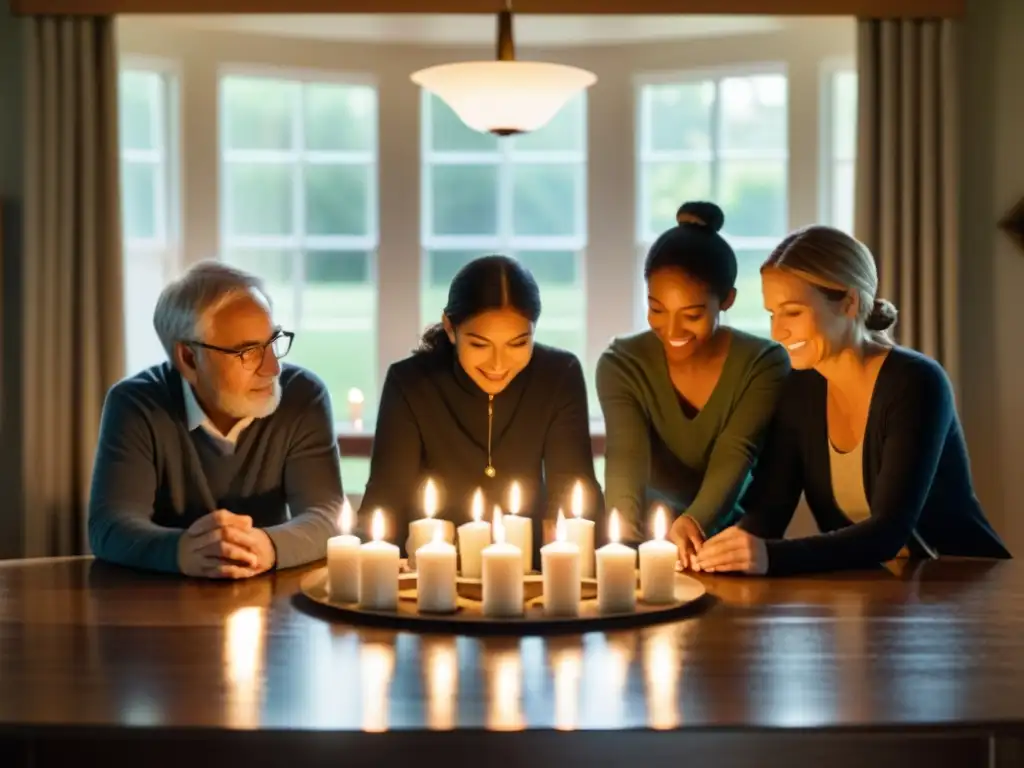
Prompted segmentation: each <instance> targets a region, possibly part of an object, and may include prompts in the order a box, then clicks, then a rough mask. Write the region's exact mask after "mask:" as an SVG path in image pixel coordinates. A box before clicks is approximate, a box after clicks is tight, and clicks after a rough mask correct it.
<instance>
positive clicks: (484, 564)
mask: <svg viewBox="0 0 1024 768" xmlns="http://www.w3.org/2000/svg"><path fill="white" fill-rule="evenodd" d="M480 554H481V558H480V559H481V572H482V575H481V578H482V580H483V589H482V592H483V608H484V616H489V617H491V618H505V617H511V616H521V615H522V613H523V553H522V552H521V551H520V549H519V547H517V546H514V545H513V544H509V543H508V542H507V541H505V526H504V525H502V520H501V509H499V508H498V507H495V508H494V543H493V544H491V545H490V546H489V547H487V548H486V549H484V551H483V552H481V553H480Z"/></svg>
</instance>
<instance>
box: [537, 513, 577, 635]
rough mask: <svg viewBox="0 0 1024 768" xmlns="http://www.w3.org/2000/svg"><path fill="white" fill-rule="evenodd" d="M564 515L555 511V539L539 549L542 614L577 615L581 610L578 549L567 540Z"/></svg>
mask: <svg viewBox="0 0 1024 768" xmlns="http://www.w3.org/2000/svg"><path fill="white" fill-rule="evenodd" d="M565 523H566V520H565V515H563V514H562V510H558V523H556V525H555V540H554V541H553V542H551V543H550V544H545V545H544V546H543V547H541V548H540V570H541V574H542V581H543V584H544V613H545V614H547V615H548V616H576V615H577V614H578V613H579V610H580V582H581V577H580V548H579V547H578V546H577V545H576V544H574V543H573V542H571V541H566V532H565Z"/></svg>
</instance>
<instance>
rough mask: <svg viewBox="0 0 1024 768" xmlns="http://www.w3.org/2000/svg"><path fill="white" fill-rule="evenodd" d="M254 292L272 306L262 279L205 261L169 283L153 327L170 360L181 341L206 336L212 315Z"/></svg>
mask: <svg viewBox="0 0 1024 768" xmlns="http://www.w3.org/2000/svg"><path fill="white" fill-rule="evenodd" d="M253 289H255V290H257V291H259V292H260V293H261V294H263V296H264V298H266V300H267V303H270V297H269V296H268V295H267V291H266V288H265V287H264V285H263V281H262V280H261V279H260V278H258V277H256V276H255V275H252V274H250V273H248V272H245V271H244V270H241V269H238V268H237V267H232V266H230V265H229V264H225V263H224V262H222V261H201V262H199V263H198V264H195V265H194V266H192V267H191V268H190V269H188V270H187V271H186V272H185V274H183V275H182V276H181V277H179V278H178V279H177V280H175V281H174V282H172V283H170V284H168V285H167V286H166V287H165V288H164V289H163V291H161V293H160V298H159V299H157V302H156V309H155V310H154V311H153V328H155V329H156V335H157V337H158V338H159V339H160V344H161V345H162V346H163V348H164V351H165V352H166V353H167V357H168V358H169V359H171V360H173V359H174V345H175V344H176V343H177V342H179V341H189V340H193V339H198V338H200V337H202V335H203V332H204V330H205V327H204V326H205V324H206V322H207V321H208V318H209V317H210V316H211V315H213V314H214V313H215V312H217V310H219V309H220V308H221V307H223V306H224V305H225V304H227V303H228V302H230V301H232V300H233V299H235V298H237V297H238V296H239V295H241V294H247V293H249V292H250V291H252V290H253Z"/></svg>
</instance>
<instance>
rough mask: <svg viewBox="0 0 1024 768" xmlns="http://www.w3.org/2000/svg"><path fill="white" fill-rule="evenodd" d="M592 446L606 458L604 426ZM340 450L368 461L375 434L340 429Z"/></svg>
mask: <svg viewBox="0 0 1024 768" xmlns="http://www.w3.org/2000/svg"><path fill="white" fill-rule="evenodd" d="M590 445H591V450H593V452H594V455H595V456H604V449H605V434H604V425H600V426H598V425H594V426H592V427H591V429H590ZM338 449H339V450H340V451H341V456H342V458H345V459H368V458H370V454H371V452H372V450H373V433H372V432H356V431H352V430H351V429H349V430H345V429H339V430H338Z"/></svg>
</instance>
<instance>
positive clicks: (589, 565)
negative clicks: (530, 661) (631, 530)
mask: <svg viewBox="0 0 1024 768" xmlns="http://www.w3.org/2000/svg"><path fill="white" fill-rule="evenodd" d="M565 534H566V539H567V540H568V541H571V542H573V543H574V544H575V545H576V546H577V547H579V548H580V572H581V573H582V574H583V578H585V579H592V578H594V521H593V520H587V519H586V518H584V517H583V484H582V483H581V482H580V481H579V480H577V481H576V486H575V487H574V488H573V489H572V517H571V518H570V519H568V520H566V521H565Z"/></svg>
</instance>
